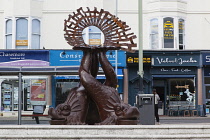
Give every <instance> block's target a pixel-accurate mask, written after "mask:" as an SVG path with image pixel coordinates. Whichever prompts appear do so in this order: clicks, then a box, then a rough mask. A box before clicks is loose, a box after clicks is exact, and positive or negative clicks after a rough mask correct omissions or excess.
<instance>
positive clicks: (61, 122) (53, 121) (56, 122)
mask: <svg viewBox="0 0 210 140" xmlns="http://www.w3.org/2000/svg"><path fill="white" fill-rule="evenodd" d="M49 122H50V125H66V120H50V121H49Z"/></svg>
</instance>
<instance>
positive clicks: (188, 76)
mask: <svg viewBox="0 0 210 140" xmlns="http://www.w3.org/2000/svg"><path fill="white" fill-rule="evenodd" d="M152 77H157V78H185V77H186V78H193V77H195V75H152Z"/></svg>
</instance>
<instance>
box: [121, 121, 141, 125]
mask: <svg viewBox="0 0 210 140" xmlns="http://www.w3.org/2000/svg"><path fill="white" fill-rule="evenodd" d="M138 124H139V120H119V121H118V125H138Z"/></svg>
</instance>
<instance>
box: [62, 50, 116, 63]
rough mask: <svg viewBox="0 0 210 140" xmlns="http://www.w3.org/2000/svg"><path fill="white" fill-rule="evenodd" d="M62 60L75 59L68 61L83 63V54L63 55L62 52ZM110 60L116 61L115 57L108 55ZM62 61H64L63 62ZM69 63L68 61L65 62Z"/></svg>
mask: <svg viewBox="0 0 210 140" xmlns="http://www.w3.org/2000/svg"><path fill="white" fill-rule="evenodd" d="M59 55H60V58H62V59H73V60H68V61H79V62H81V59H82V56H83V54H82V53H81V54H67V53H66V54H63V52H60V54H59ZM106 57H107V58H108V59H115V55H106ZM61 61H62V60H61ZM63 61H67V60H63Z"/></svg>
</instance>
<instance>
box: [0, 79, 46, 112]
mask: <svg viewBox="0 0 210 140" xmlns="http://www.w3.org/2000/svg"><path fill="white" fill-rule="evenodd" d="M5 79H6V80H5ZM0 81H2V82H1V92H0V93H1V103H0V106H1V111H18V103H19V102H18V95H19V94H18V92H19V81H18V79H17V78H14V77H12V78H8V77H7V78H4V77H2V78H1V79H0ZM46 85H47V80H46V78H43V79H37V78H35V77H34V79H28V78H24V79H23V82H22V96H21V102H22V106H21V109H22V110H24V111H32V110H33V105H45V104H46V98H47V87H46Z"/></svg>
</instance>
